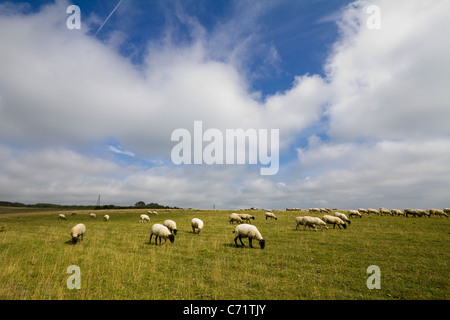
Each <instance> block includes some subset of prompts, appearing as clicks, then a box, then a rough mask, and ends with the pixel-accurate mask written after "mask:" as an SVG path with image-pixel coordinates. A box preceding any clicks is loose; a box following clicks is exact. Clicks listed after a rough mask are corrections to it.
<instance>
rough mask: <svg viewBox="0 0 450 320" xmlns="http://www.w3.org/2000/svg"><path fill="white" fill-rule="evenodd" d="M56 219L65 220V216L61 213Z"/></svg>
mask: <svg viewBox="0 0 450 320" xmlns="http://www.w3.org/2000/svg"><path fill="white" fill-rule="evenodd" d="M58 220H66V216H65V215H63V214H62V213H61V214H60V215H58Z"/></svg>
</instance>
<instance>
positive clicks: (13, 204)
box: [0, 201, 179, 210]
mask: <svg viewBox="0 0 450 320" xmlns="http://www.w3.org/2000/svg"><path fill="white" fill-rule="evenodd" d="M0 207H29V208H49V209H50V208H54V209H68V210H83V209H85V210H105V209H136V208H149V209H179V208H178V207H169V206H162V205H160V204H157V203H154V202H152V203H148V204H145V202H144V201H139V202H136V203H135V204H134V206H116V205H113V204H108V205H103V206H94V205H91V206H88V205H60V204H53V203H36V204H24V203H21V202H10V201H0Z"/></svg>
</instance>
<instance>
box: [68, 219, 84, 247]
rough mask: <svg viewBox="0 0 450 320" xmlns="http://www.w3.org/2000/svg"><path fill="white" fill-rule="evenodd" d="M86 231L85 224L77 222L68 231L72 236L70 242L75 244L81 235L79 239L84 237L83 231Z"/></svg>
mask: <svg viewBox="0 0 450 320" xmlns="http://www.w3.org/2000/svg"><path fill="white" fill-rule="evenodd" d="M85 232H86V226H85V225H84V224H82V223H79V224H77V225H76V226H75V227H73V228H72V230H71V231H70V236H71V237H72V244H76V243H77V242H78V239H79V238H80V237H81V240H83V238H84V233H85Z"/></svg>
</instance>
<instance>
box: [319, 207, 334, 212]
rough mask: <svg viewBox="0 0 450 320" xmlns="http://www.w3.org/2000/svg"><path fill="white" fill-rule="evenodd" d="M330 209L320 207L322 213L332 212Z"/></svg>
mask: <svg viewBox="0 0 450 320" xmlns="http://www.w3.org/2000/svg"><path fill="white" fill-rule="evenodd" d="M330 211H331V210H330V209H328V208H320V209H319V212H320V213H322V212H325V213H328V212H330Z"/></svg>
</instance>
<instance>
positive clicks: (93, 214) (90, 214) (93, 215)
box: [89, 212, 97, 219]
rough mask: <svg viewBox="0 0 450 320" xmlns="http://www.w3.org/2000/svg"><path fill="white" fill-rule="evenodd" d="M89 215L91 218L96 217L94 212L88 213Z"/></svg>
mask: <svg viewBox="0 0 450 320" xmlns="http://www.w3.org/2000/svg"><path fill="white" fill-rule="evenodd" d="M89 217H91V219H95V218H97V215H96V214H95V213H92V212H91V213H89Z"/></svg>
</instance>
